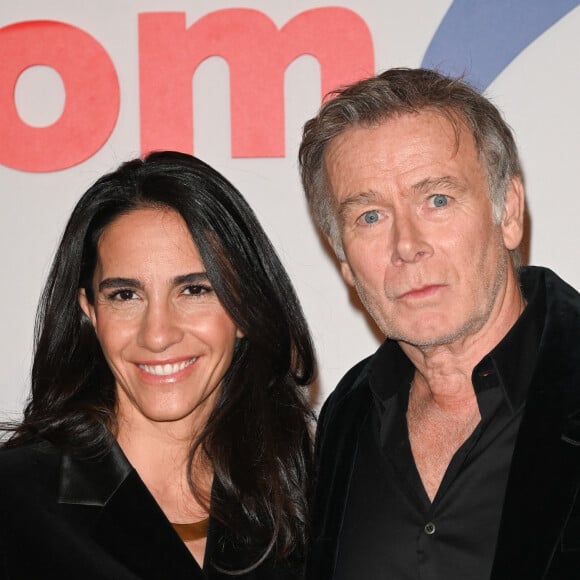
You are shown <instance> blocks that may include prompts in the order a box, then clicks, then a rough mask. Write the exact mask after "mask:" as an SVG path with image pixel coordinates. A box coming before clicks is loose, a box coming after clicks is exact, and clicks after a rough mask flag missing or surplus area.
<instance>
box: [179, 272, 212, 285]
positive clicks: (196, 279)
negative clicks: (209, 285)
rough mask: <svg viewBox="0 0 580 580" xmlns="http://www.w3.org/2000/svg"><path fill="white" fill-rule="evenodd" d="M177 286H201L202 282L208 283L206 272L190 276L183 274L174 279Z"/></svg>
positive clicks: (194, 273)
mask: <svg viewBox="0 0 580 580" xmlns="http://www.w3.org/2000/svg"><path fill="white" fill-rule="evenodd" d="M173 281H174V283H175V285H176V286H178V285H180V284H199V283H200V282H207V281H208V277H207V273H206V272H191V273H190V274H182V275H181V276H176V277H175V278H174V279H173Z"/></svg>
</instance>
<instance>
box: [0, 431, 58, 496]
mask: <svg viewBox="0 0 580 580" xmlns="http://www.w3.org/2000/svg"><path fill="white" fill-rule="evenodd" d="M60 463H61V452H60V451H59V450H58V449H57V448H56V447H54V446H53V445H52V444H51V443H49V442H48V441H45V440H43V439H37V440H34V441H31V442H29V443H25V444H23V445H18V446H17V447H3V448H1V449H0V496H3V497H5V498H7V497H10V495H11V494H10V493H9V492H10V490H13V491H15V492H18V490H20V491H23V490H25V489H26V490H27V491H28V492H30V490H31V488H37V489H40V488H46V485H47V484H48V483H49V482H53V481H54V480H55V479H56V478H57V477H58V474H59V472H60Z"/></svg>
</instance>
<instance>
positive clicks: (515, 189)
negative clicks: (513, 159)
mask: <svg viewBox="0 0 580 580" xmlns="http://www.w3.org/2000/svg"><path fill="white" fill-rule="evenodd" d="M524 211H525V191H524V184H523V182H522V180H521V178H520V177H512V178H511V180H510V185H509V187H508V190H507V191H506V194H505V204H504V208H503V216H502V219H501V231H502V236H503V243H504V245H505V247H506V248H507V249H508V250H515V249H516V248H517V247H518V246H519V245H520V243H521V241H522V238H523V235H524Z"/></svg>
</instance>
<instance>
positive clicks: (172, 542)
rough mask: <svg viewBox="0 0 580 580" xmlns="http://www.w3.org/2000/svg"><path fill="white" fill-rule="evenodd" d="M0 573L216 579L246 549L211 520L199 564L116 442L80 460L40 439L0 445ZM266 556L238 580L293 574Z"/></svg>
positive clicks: (291, 577) (286, 578)
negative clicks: (99, 453) (101, 453)
mask: <svg viewBox="0 0 580 580" xmlns="http://www.w3.org/2000/svg"><path fill="white" fill-rule="evenodd" d="M0 474H1V475H0V579H1V580H38V579H39V578H62V579H64V580H68V579H70V580H80V579H82V580H162V579H163V580H164V579H171V580H180V579H182V580H225V579H226V578H227V579H231V578H233V576H231V575H227V574H224V573H222V572H220V571H218V569H217V568H216V567H215V566H214V565H213V564H217V565H219V566H221V567H222V568H226V569H230V570H231V569H239V568H240V567H242V566H244V565H247V560H246V554H245V553H244V552H243V551H241V550H239V551H238V550H236V549H235V548H234V547H233V545H232V543H231V542H228V540H227V532H226V531H225V530H224V529H223V527H222V526H221V525H220V524H219V523H218V522H217V521H215V520H212V519H210V523H209V530H208V537H207V545H206V552H205V561H204V570H203V572H202V570H201V569H200V567H199V565H198V564H197V562H196V561H195V559H194V558H193V556H192V555H191V553H190V552H189V550H188V549H187V548H186V546H185V544H184V543H183V542H182V540H181V539H180V538H179V536H178V535H177V533H176V532H175V531H174V529H173V527H172V525H171V524H170V522H169V520H168V519H167V518H166V517H165V514H164V513H163V512H162V511H161V508H160V507H159V505H158V504H157V503H156V501H155V499H154V498H153V496H152V495H151V494H150V492H149V490H148V489H147V488H146V486H145V484H144V483H143V481H142V480H141V479H140V477H139V475H138V474H137V472H136V471H135V470H134V469H133V467H132V466H131V465H130V463H129V462H128V461H127V459H126V457H125V456H124V454H123V452H122V451H121V449H120V447H118V446H114V447H113V449H112V450H111V452H110V453H109V454H108V455H107V456H106V457H105V458H104V459H103V460H101V461H99V462H94V461H82V460H78V459H74V458H72V457H71V456H69V455H68V454H66V453H61V451H60V450H58V449H56V448H55V447H54V446H52V445H51V444H50V443H48V442H47V441H38V442H36V443H34V444H30V445H23V446H21V447H17V448H13V449H3V450H2V451H1V452H0ZM299 570H300V569H299V568H292V567H291V566H290V564H289V563H281V564H276V565H274V564H273V563H272V562H271V561H267V562H265V563H264V564H263V565H261V566H259V567H258V568H257V569H256V570H254V571H253V572H249V573H247V574H243V575H240V576H235V577H236V578H243V579H246V580H295V579H296V578H299V577H300V572H299Z"/></svg>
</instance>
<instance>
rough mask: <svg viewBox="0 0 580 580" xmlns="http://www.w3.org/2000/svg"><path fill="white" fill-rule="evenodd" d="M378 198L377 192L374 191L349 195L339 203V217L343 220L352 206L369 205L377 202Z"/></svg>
mask: <svg viewBox="0 0 580 580" xmlns="http://www.w3.org/2000/svg"><path fill="white" fill-rule="evenodd" d="M376 199H377V194H376V193H375V192H374V191H361V192H360V193H355V194H353V195H349V196H348V197H347V198H346V199H343V200H342V201H341V202H340V203H339V204H338V219H339V220H343V219H344V217H345V216H346V214H348V212H349V211H350V209H351V208H353V207H359V206H363V205H368V204H369V203H373V202H375V201H376Z"/></svg>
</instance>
